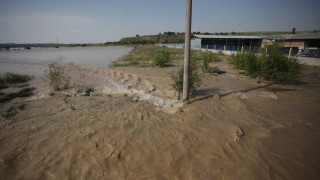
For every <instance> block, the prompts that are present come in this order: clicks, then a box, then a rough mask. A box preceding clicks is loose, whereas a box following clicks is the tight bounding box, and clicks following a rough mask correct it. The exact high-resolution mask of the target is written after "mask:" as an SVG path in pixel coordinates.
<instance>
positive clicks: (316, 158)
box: [0, 60, 320, 180]
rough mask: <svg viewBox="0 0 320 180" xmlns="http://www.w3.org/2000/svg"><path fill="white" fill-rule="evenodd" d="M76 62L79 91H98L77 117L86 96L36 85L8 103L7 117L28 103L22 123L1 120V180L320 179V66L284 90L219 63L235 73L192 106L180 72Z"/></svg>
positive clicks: (211, 81) (218, 78) (216, 80)
mask: <svg viewBox="0 0 320 180" xmlns="http://www.w3.org/2000/svg"><path fill="white" fill-rule="evenodd" d="M17 61H19V62H20V61H21V60H17ZM48 61H50V60H48ZM68 62H69V61H66V62H61V64H62V65H64V66H65V67H66V68H68V69H69V70H70V73H72V77H73V78H75V82H77V83H76V84H77V86H79V87H92V88H94V92H92V93H91V94H90V96H83V95H79V96H70V97H72V98H74V99H72V100H73V102H74V107H75V110H71V109H70V106H69V104H68V102H67V101H66V95H72V94H73V93H76V90H74V91H73V90H70V91H64V92H60V93H56V94H54V95H49V94H48V93H47V91H46V88H47V86H46V85H45V84H44V83H43V82H42V81H36V80H34V81H33V82H32V83H31V84H33V85H34V86H36V88H37V94H36V95H34V96H32V97H29V98H22V99H15V100H12V101H10V102H8V103H2V104H0V113H1V115H3V114H5V113H6V111H7V110H8V109H9V107H18V106H20V104H21V103H24V104H25V109H23V110H17V114H16V115H15V116H14V117H12V118H9V119H7V118H3V116H1V117H0V118H1V119H0V179H190V180H191V179H195V180H198V179H201V180H202V179H204V180H207V179H243V180H248V179H257V180H260V179H268V180H269V179H270V180H273V179H318V178H319V176H320V173H319V172H320V171H319V170H320V163H319V162H320V154H319V152H320V119H319V117H320V109H319V107H320V95H319V92H320V67H316V66H304V69H303V72H302V74H301V75H299V76H298V77H297V79H295V80H292V81H290V82H287V83H275V82H272V81H265V80H261V79H255V78H250V77H247V76H245V75H243V74H239V71H238V70H235V69H233V66H232V65H230V64H228V63H227V62H217V63H215V64H214V65H216V66H218V67H219V69H221V70H224V71H226V73H225V74H222V75H213V74H204V75H203V77H202V79H203V84H202V86H201V87H200V89H199V91H198V93H197V94H196V95H195V96H193V97H192V98H191V100H190V104H189V105H188V106H183V104H182V103H180V102H179V101H177V96H176V94H175V91H174V90H173V88H172V85H171V84H172V79H171V78H170V73H172V72H173V71H177V67H176V66H170V67H166V68H158V67H112V68H101V67H100V66H99V67H97V66H95V65H90V63H88V64H87V63H86V62H85V61H84V62H81V63H75V64H68ZM70 62H72V61H71V60H70ZM32 63H42V62H40V61H36V62H32ZM46 63H48V62H46ZM82 63H83V64H82ZM176 63H181V62H178V61H177V62H176ZM106 64H108V62H106ZM29 65H30V66H32V64H29ZM68 97H69V96H68Z"/></svg>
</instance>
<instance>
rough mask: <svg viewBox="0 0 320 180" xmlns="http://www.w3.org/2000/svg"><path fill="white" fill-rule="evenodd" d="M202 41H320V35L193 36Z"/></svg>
mask: <svg viewBox="0 0 320 180" xmlns="http://www.w3.org/2000/svg"><path fill="white" fill-rule="evenodd" d="M193 37H196V38H200V39H206V38H207V39H277V38H278V37H284V39H320V33H309V34H284V35H268V36H227V35H193Z"/></svg>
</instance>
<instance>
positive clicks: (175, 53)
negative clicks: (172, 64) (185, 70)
mask: <svg viewBox="0 0 320 180" xmlns="http://www.w3.org/2000/svg"><path fill="white" fill-rule="evenodd" d="M177 59H183V49H175V48H168V47H160V46H156V45H138V46H135V47H134V49H133V50H132V51H131V52H130V53H129V54H127V55H125V56H123V57H121V58H120V59H119V60H118V61H116V62H113V64H112V66H114V67H117V66H140V67H148V66H160V67H163V66H164V65H165V64H166V63H168V62H169V61H170V60H177Z"/></svg>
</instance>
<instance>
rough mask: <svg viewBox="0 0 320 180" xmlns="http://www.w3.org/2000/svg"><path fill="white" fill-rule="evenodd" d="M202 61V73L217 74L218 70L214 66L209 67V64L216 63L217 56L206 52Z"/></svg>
mask: <svg viewBox="0 0 320 180" xmlns="http://www.w3.org/2000/svg"><path fill="white" fill-rule="evenodd" d="M202 61H203V66H202V72H204V73H218V72H219V68H218V67H217V66H215V67H210V66H209V62H216V61H217V54H215V53H212V52H208V51H207V52H206V53H203V55H202Z"/></svg>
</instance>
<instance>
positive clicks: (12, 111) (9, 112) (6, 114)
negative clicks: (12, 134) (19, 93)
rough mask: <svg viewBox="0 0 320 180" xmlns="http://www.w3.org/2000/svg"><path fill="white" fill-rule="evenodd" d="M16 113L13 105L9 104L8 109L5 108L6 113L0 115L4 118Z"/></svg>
mask: <svg viewBox="0 0 320 180" xmlns="http://www.w3.org/2000/svg"><path fill="white" fill-rule="evenodd" d="M17 113H18V111H17V110H16V108H15V107H14V106H10V107H9V109H7V110H6V113H5V114H4V115H2V117H3V118H5V119H10V118H12V117H13V116H15V115H16V114H17Z"/></svg>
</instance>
